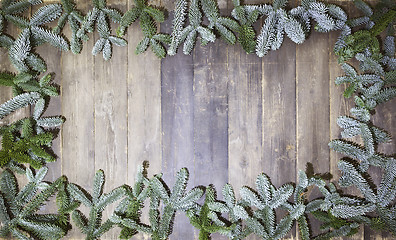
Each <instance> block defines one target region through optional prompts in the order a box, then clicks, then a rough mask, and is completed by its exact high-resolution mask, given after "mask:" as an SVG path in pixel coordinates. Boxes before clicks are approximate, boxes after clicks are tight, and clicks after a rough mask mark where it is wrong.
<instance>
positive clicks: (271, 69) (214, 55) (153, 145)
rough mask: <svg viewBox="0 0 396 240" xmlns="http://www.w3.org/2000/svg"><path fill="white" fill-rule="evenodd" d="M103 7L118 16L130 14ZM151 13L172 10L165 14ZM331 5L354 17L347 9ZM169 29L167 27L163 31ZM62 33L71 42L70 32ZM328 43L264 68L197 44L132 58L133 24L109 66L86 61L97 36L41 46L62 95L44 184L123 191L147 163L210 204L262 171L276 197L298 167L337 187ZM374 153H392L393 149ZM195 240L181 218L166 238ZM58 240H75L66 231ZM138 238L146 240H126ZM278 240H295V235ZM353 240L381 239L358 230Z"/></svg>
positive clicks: (54, 111)
mask: <svg viewBox="0 0 396 240" xmlns="http://www.w3.org/2000/svg"><path fill="white" fill-rule="evenodd" d="M47 2H48V1H47ZM87 2H88V1H79V4H78V6H79V8H80V9H83V10H84V9H85V10H87V9H90V8H91V6H89V5H87ZM108 2H109V4H110V5H111V6H112V7H115V8H117V9H119V10H121V11H123V12H125V11H126V10H128V9H129V8H130V7H131V6H132V4H133V1H132V0H129V1H126V0H125V1H122V0H118V1H117V0H112V1H110V0H108ZM257 2H260V1H245V3H257ZM151 3H153V4H157V5H161V6H163V7H165V8H166V9H170V10H171V9H173V4H174V2H173V1H159V0H158V1H151ZM338 3H340V4H341V5H343V6H344V8H345V9H347V10H348V11H349V12H351V11H352V8H351V6H350V3H348V2H338ZM219 6H220V8H221V9H222V11H223V12H225V13H229V12H230V11H231V9H232V7H233V5H232V1H231V0H221V1H219ZM85 12H86V11H85ZM170 29H171V22H170V20H169V19H168V20H167V21H166V22H165V23H164V24H162V25H161V31H162V32H166V33H170ZM65 34H66V35H67V36H70V35H69V30H67V31H66V33H65ZM337 36H338V33H329V34H323V33H312V35H311V36H310V38H309V39H308V40H307V41H305V43H303V44H302V45H296V44H294V43H292V42H291V41H290V40H289V39H286V40H285V42H284V43H283V45H282V47H281V49H280V50H278V51H275V52H270V53H269V54H268V55H267V56H265V57H263V58H258V57H257V56H256V55H254V54H250V55H247V54H246V53H245V52H244V51H243V50H242V49H241V47H240V46H239V45H234V46H232V45H227V44H226V43H225V42H224V41H222V40H217V41H216V42H215V43H211V44H208V46H206V47H201V46H200V45H199V44H198V45H197V46H196V48H195V49H194V50H193V52H192V54H191V55H183V53H182V51H181V49H180V50H179V53H178V54H177V55H176V56H172V57H171V56H168V57H167V58H166V59H164V60H162V61H161V60H159V59H157V58H156V57H155V56H154V54H153V53H152V52H151V51H148V52H146V53H144V54H142V55H138V56H137V55H135V54H134V49H135V47H136V45H137V43H138V42H139V41H140V39H141V38H142V33H141V32H140V30H139V28H138V25H137V23H134V24H133V25H132V26H131V27H130V28H129V30H128V35H127V36H126V39H127V40H128V43H129V44H128V46H127V47H124V48H119V47H114V48H113V50H114V52H113V58H112V59H111V60H110V61H108V62H105V61H104V60H103V59H102V57H101V56H96V57H94V56H92V54H91V50H92V47H93V44H94V41H95V39H97V36H92V35H91V40H90V41H89V42H88V43H86V44H85V46H84V50H83V52H82V53H81V54H80V55H78V56H75V55H73V54H72V53H71V52H66V53H65V52H59V51H57V50H56V49H53V48H45V49H44V48H39V49H38V52H39V53H40V54H41V56H43V58H44V59H45V60H46V61H47V64H48V71H49V72H54V73H55V78H54V79H55V82H56V83H57V84H59V85H60V86H61V96H60V97H59V98H55V99H53V100H52V101H51V104H50V107H49V110H48V111H47V113H46V114H47V115H63V116H65V118H66V119H67V120H66V122H65V124H64V126H63V128H62V130H61V132H60V134H59V138H58V139H57V140H56V142H55V143H54V148H55V149H56V152H57V154H58V156H59V160H58V161H57V162H56V163H51V164H50V165H49V166H50V171H49V175H48V176H47V179H48V180H53V179H56V178H57V177H59V176H60V175H62V174H64V175H66V176H67V177H68V179H69V181H70V182H74V183H77V184H79V185H81V186H82V187H84V188H86V189H91V187H92V180H93V176H94V174H95V171H97V170H98V169H103V170H104V171H105V174H106V185H105V191H106V192H108V191H109V190H111V189H113V188H115V187H118V186H120V185H122V184H124V183H127V184H130V185H132V184H133V182H134V177H135V173H136V170H137V166H138V165H139V164H141V163H142V162H143V161H145V160H147V161H149V163H150V167H149V174H150V175H152V174H154V173H160V172H163V173H164V179H165V181H166V182H167V183H168V184H170V186H172V185H173V182H174V176H175V174H176V172H177V171H178V170H179V169H180V168H182V167H187V168H188V170H189V173H190V180H189V186H188V188H189V189H190V188H192V187H193V186H196V185H208V184H211V183H212V184H214V185H215V186H216V189H217V191H218V196H219V198H221V188H222V186H223V185H224V184H225V183H231V184H232V185H233V187H234V189H235V191H236V193H237V194H238V195H239V193H238V189H239V188H240V187H242V186H244V185H249V186H254V182H255V179H256V176H257V175H258V174H259V173H261V172H265V173H266V174H267V175H268V176H269V177H270V178H271V180H272V182H273V183H274V184H275V185H276V186H277V187H279V186H281V185H282V184H284V183H287V182H294V181H296V175H297V171H298V170H300V169H302V170H304V169H305V166H306V163H308V162H310V163H312V164H313V166H314V169H315V171H316V172H322V173H323V172H330V173H331V174H333V175H334V176H335V178H336V179H337V176H339V172H338V168H337V161H338V160H339V158H340V155H338V154H336V153H334V152H332V151H330V150H329V148H328V145H327V144H328V142H329V141H330V140H331V139H335V138H340V129H339V127H338V126H337V125H336V119H337V117H338V116H340V115H345V114H348V111H349V109H350V108H351V106H353V103H352V102H351V101H349V100H345V99H344V98H343V97H342V92H343V90H344V86H339V87H337V86H335V84H334V79H335V77H337V76H340V75H342V74H343V72H342V70H341V69H340V67H339V65H338V64H337V61H336V58H335V56H334V55H333V53H332V48H333V44H334V42H335V40H336V38H337ZM6 58H7V55H6V54H5V53H4V52H1V67H2V70H4V69H7V70H8V69H9V63H7V61H6ZM0 97H1V101H2V102H4V101H6V100H7V99H9V98H10V92H9V90H7V89H4V88H2V89H1V96H0ZM395 111H396V106H395V101H392V102H389V103H387V104H385V105H382V106H380V107H378V113H377V115H376V116H375V119H374V123H375V124H376V125H377V126H379V127H383V128H385V129H387V130H389V131H390V132H391V133H395V132H396V131H395V130H396V121H395V120H394V118H392V113H393V112H395ZM27 112H28V109H27V110H24V111H22V112H19V113H17V115H18V114H19V115H21V114H22V115H23V114H26V113H27ZM381 150H383V151H386V152H389V153H391V152H395V144H394V142H393V143H391V144H388V145H386V146H381ZM352 191H353V190H352ZM47 208H49V209H50V208H51V206H49V207H47ZM47 210H48V209H47ZM109 212H110V211H108V213H109ZM313 225H314V226H315V227H318V226H317V224H315V223H313ZM118 233H119V230H117V229H116V230H114V231H112V232H110V233H108V234H106V235H105V236H104V237H103V239H116V238H117V236H118V235H117V234H118ZM197 237H198V232H197V231H194V230H193V228H192V227H191V226H190V225H189V223H188V220H187V219H186V217H184V216H183V215H182V214H178V215H177V216H176V221H175V226H174V232H173V234H172V236H171V239H197ZM67 238H68V239H81V238H82V235H80V234H79V233H78V231H75V230H73V231H71V232H70V234H69V235H68V236H67ZM143 238H144V239H147V238H148V236H144V235H139V236H137V237H136V239H143ZM288 238H294V239H295V238H298V233H296V231H295V228H294V230H293V231H292V233H291V234H289V236H288ZM213 239H224V237H221V236H219V235H215V236H214V238H213ZM251 239H255V238H254V237H252V238H251ZM351 239H391V236H390V235H388V234H385V233H384V234H374V233H373V232H372V231H371V230H370V229H368V228H364V229H362V230H361V231H360V232H359V234H358V235H356V236H354V237H353V238H351Z"/></svg>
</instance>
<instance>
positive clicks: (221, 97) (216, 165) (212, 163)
mask: <svg viewBox="0 0 396 240" xmlns="http://www.w3.org/2000/svg"><path fill="white" fill-rule="evenodd" d="M227 57H228V56H227V45H226V44H225V43H224V42H223V41H221V40H218V41H216V42H215V43H214V44H209V45H208V46H204V47H202V46H199V45H197V46H196V47H195V50H194V55H193V58H194V86H193V88H194V159H195V160H194V164H195V165H194V172H193V175H194V176H193V178H194V185H204V186H207V185H209V184H211V183H213V184H214V185H215V186H216V187H217V190H218V191H220V190H221V187H222V186H223V185H224V184H225V183H227V180H228V173H227V169H228V114H227V113H228V97H227V87H228V71H227V70H228V69H227Z"/></svg>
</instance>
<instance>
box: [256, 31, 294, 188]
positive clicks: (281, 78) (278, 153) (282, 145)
mask: <svg viewBox="0 0 396 240" xmlns="http://www.w3.org/2000/svg"><path fill="white" fill-rule="evenodd" d="M295 62H296V45H295V43H293V42H292V41H290V40H289V39H288V38H287V39H285V41H284V43H283V45H282V47H281V48H280V49H279V50H277V51H271V52H270V53H269V54H268V55H267V56H265V57H264V58H263V84H262V92H263V118H262V125H263V144H262V149H263V150H262V151H263V153H262V163H261V167H262V169H263V170H264V172H265V173H266V174H267V175H268V176H269V177H270V178H271V181H272V183H273V184H274V185H275V186H277V187H279V186H281V185H282V184H285V183H288V182H294V180H295V177H296V172H295V170H296V103H295V99H296V83H295V79H296V64H295Z"/></svg>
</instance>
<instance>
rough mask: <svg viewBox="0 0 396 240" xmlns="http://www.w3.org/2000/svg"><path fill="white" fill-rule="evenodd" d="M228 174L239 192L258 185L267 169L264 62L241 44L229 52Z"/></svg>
mask: <svg viewBox="0 0 396 240" xmlns="http://www.w3.org/2000/svg"><path fill="white" fill-rule="evenodd" d="M228 59H229V60H228V61H229V62H228V69H229V72H230V73H229V76H230V77H229V78H230V79H229V90H228V99H229V100H228V104H229V116H228V134H229V136H228V155H229V159H228V166H229V167H228V168H229V169H228V177H229V182H230V184H232V186H233V187H234V190H235V192H236V194H237V195H239V189H240V188H241V187H242V186H244V185H248V186H254V183H255V181H256V177H257V175H258V174H259V173H260V172H262V171H263V168H262V167H261V166H260V160H261V158H262V125H261V119H262V63H261V59H260V58H258V57H257V56H256V55H254V54H250V55H247V54H246V53H245V52H244V50H243V49H242V48H241V47H240V46H239V45H236V46H230V47H229V52H228Z"/></svg>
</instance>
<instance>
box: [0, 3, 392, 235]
mask: <svg viewBox="0 0 396 240" xmlns="http://www.w3.org/2000/svg"><path fill="white" fill-rule="evenodd" d="M60 2H61V4H47V5H44V6H42V7H40V8H39V9H38V10H37V11H36V12H35V13H34V14H33V15H32V17H30V18H29V19H27V18H25V17H23V15H21V14H22V13H23V12H24V11H26V10H28V9H29V8H30V6H31V5H36V4H41V1H40V0H19V1H15V0H3V1H2V2H1V11H0V47H2V48H6V49H7V50H8V53H9V58H10V61H11V63H12V64H13V66H14V67H15V68H16V69H17V71H18V73H17V74H14V73H10V72H1V73H0V84H1V85H5V86H9V87H11V88H12V90H13V94H14V97H13V98H12V99H10V100H9V101H7V102H5V103H3V104H2V105H1V106H0V119H3V118H4V117H6V116H8V115H10V114H11V113H12V112H14V111H16V110H18V109H20V108H23V107H26V106H30V105H31V106H32V107H33V113H32V116H31V117H26V118H24V119H20V120H17V121H15V122H12V123H10V124H7V125H3V126H0V135H1V137H2V149H1V150H0V166H1V167H2V168H3V171H2V172H1V174H0V221H1V226H0V236H2V237H7V236H9V235H12V236H14V237H16V238H19V239H59V238H62V237H64V236H65V235H66V234H67V232H68V230H70V228H71V227H72V226H71V221H70V216H71V219H72V221H73V223H74V225H75V226H76V227H78V228H79V229H80V230H81V232H82V233H83V234H85V235H86V239H99V238H100V236H102V235H103V233H105V232H106V231H108V230H110V229H111V228H113V227H115V226H118V227H120V228H121V229H122V230H121V235H120V238H123V239H129V238H131V237H132V236H134V235H135V234H137V233H138V232H144V233H147V234H149V235H150V236H151V237H152V238H153V239H167V238H168V237H169V235H170V234H171V232H172V227H173V226H172V222H173V219H174V216H175V213H176V211H183V212H185V213H186V215H187V217H188V218H189V220H190V223H191V224H192V225H193V226H194V227H195V228H197V229H199V231H200V233H199V238H200V239H210V236H211V234H212V233H215V232H218V233H221V234H224V235H226V236H227V237H229V238H231V239H242V238H245V237H247V236H248V235H249V234H256V235H258V236H260V237H262V238H263V239H280V238H282V237H284V236H285V235H286V234H287V233H288V232H289V231H290V229H291V227H292V226H293V224H294V223H295V222H296V223H297V226H298V229H299V232H300V237H301V238H302V239H330V238H333V237H340V236H350V235H353V234H354V233H356V232H357V231H358V229H359V227H360V226H361V225H362V224H363V225H367V226H370V227H371V228H373V229H377V230H387V231H389V232H391V233H392V234H396V205H395V203H394V199H395V196H396V159H395V158H394V155H392V156H390V155H385V154H383V153H380V152H378V148H377V146H378V145H379V144H382V143H386V142H389V141H390V140H391V137H390V134H389V133H387V132H386V131H385V130H383V129H380V128H378V127H376V126H374V125H373V124H372V122H371V121H370V119H371V115H372V112H373V110H374V109H375V107H376V106H377V105H378V104H381V103H384V102H387V101H389V100H390V99H392V98H393V97H395V96H396V87H395V84H396V59H395V33H394V31H395V22H396V20H395V19H396V3H394V2H392V0H382V1H380V2H379V3H378V4H377V6H376V7H375V8H374V9H372V8H371V7H370V6H369V5H368V4H366V3H364V2H363V1H361V0H355V1H354V2H355V4H356V6H357V7H358V8H359V9H360V10H361V11H362V12H363V14H364V16H362V17H359V18H354V19H348V16H347V14H346V13H345V12H344V11H343V10H342V9H341V8H340V7H338V6H336V5H333V4H327V3H323V2H319V1H316V0H303V1H302V2H301V5H300V6H297V7H295V8H292V9H288V10H287V8H286V4H287V0H274V1H273V3H272V4H263V5H244V4H242V3H241V2H240V1H239V0H234V1H233V3H234V9H233V11H232V14H231V15H232V17H227V16H221V15H220V13H219V9H218V7H217V3H216V2H215V1H214V0H190V1H187V0H177V1H176V4H175V10H174V18H173V28H172V33H171V34H170V35H168V34H163V33H158V29H157V24H156V23H157V22H163V21H164V19H165V15H164V12H163V11H162V10H161V9H159V8H156V7H154V6H151V5H148V4H147V1H145V0H135V5H134V7H133V8H131V10H129V11H127V12H126V13H124V14H121V13H120V12H119V11H117V10H115V9H113V8H110V7H108V6H107V4H106V1H105V0H93V1H92V2H93V9H92V10H90V11H89V12H88V13H87V14H86V15H83V14H82V13H81V12H80V11H79V10H78V9H77V8H76V5H75V4H74V2H73V1H72V0H61V1H60ZM261 17H265V21H264V24H263V26H262V27H261V30H260V31H259V33H258V35H256V32H255V30H254V28H253V24H254V23H255V22H256V21H257V20H258V19H259V18H261ZM203 18H206V19H207V20H208V24H204V23H203ZM55 20H57V21H58V22H57V26H56V27H55V28H54V29H50V28H49V27H48V26H47V24H48V23H50V22H52V21H55ZM110 20H112V21H114V22H116V23H118V24H119V27H118V29H117V34H116V35H112V34H111V28H110V24H109V21H110ZM137 20H139V22H140V27H141V29H142V31H143V35H144V37H143V39H142V40H141V42H140V43H139V44H138V46H137V48H136V53H137V54H139V53H142V52H144V51H146V50H147V49H148V48H149V47H150V48H151V49H152V51H153V52H154V53H155V55H156V56H158V57H159V58H163V57H165V56H166V54H169V55H174V54H175V53H176V51H177V50H178V48H179V47H180V46H181V45H182V44H183V52H184V53H185V54H189V53H190V52H191V51H192V49H193V48H194V45H195V43H196V39H197V37H199V38H200V40H201V43H202V44H203V45H205V44H207V43H209V42H213V41H215V40H216V38H218V37H219V36H220V37H221V38H222V39H223V40H225V41H226V42H228V43H230V44H235V43H237V42H238V43H239V44H241V45H242V47H243V49H244V50H245V51H246V52H247V53H253V52H255V53H256V54H257V55H258V56H260V57H262V56H264V55H265V54H266V53H268V51H270V50H276V49H278V48H279V47H280V46H281V44H282V42H283V39H284V36H287V37H289V38H290V39H291V40H292V41H293V42H295V43H297V44H300V43H302V42H304V40H305V39H306V37H307V36H308V35H309V32H310V31H311V28H312V26H311V25H312V24H311V21H314V22H315V27H314V30H316V31H320V32H328V31H332V30H340V31H341V35H340V37H339V38H338V40H337V42H336V44H335V49H334V51H335V52H336V54H337V55H338V56H339V62H340V64H341V66H342V68H343V70H344V71H345V73H346V76H342V77H338V78H337V79H336V84H343V83H345V84H347V85H348V87H347V89H346V90H345V92H344V96H345V97H352V96H354V100H355V103H356V106H355V107H354V108H352V109H351V110H350V112H351V117H350V116H342V117H340V118H339V119H338V121H337V123H338V125H339V126H340V127H341V128H343V129H344V130H343V132H342V136H343V139H338V140H333V141H331V142H330V143H329V146H330V148H332V149H334V150H335V151H337V152H340V153H343V154H344V155H346V156H347V157H346V158H343V159H342V160H340V162H339V164H338V166H339V168H340V170H341V172H342V176H341V178H340V179H339V182H338V183H339V185H340V186H341V187H348V186H355V187H356V188H357V189H358V190H359V191H360V193H361V194H362V196H349V195H346V194H342V193H341V192H340V189H337V188H336V186H335V185H334V184H332V183H326V182H325V181H324V180H323V179H322V178H321V175H319V174H313V173H311V172H304V171H300V172H299V181H298V182H297V183H295V184H294V185H293V184H285V185H283V186H281V187H279V188H276V187H275V186H273V185H272V184H271V182H270V179H269V178H268V177H267V176H266V175H265V174H261V175H259V176H258V177H257V181H256V188H255V189H253V188H250V187H242V188H241V189H240V190H239V191H240V195H241V199H236V197H235V194H234V190H233V188H232V186H231V185H230V184H226V185H225V186H224V187H223V189H222V195H223V200H218V199H217V197H216V192H215V190H214V188H213V186H207V187H202V186H197V187H194V188H193V189H191V190H190V191H186V186H187V181H188V171H187V169H185V168H183V169H181V170H180V171H179V172H178V173H177V176H176V181H175V184H174V186H173V188H172V189H171V188H170V187H169V186H167V185H166V183H165V182H164V181H163V179H162V178H161V174H158V175H155V176H153V177H151V178H149V177H148V176H147V172H146V168H147V166H146V164H145V163H144V164H143V165H142V166H141V167H140V169H139V172H138V174H137V176H136V182H135V185H134V186H132V187H131V186H127V185H123V186H120V187H118V188H115V189H113V190H112V191H111V192H109V193H107V194H105V193H103V184H104V172H103V171H102V170H99V171H98V172H97V173H96V175H95V178H94V181H93V191H92V193H91V194H90V193H88V192H87V191H86V190H84V189H82V188H81V187H79V186H77V185H75V184H73V183H69V182H68V181H67V178H66V177H65V176H62V177H60V178H58V179H57V180H55V181H54V182H52V183H48V182H43V179H44V177H45V175H46V173H47V171H48V168H46V167H45V165H46V163H48V162H53V161H55V160H56V158H55V157H54V156H53V155H52V154H51V152H50V151H49V149H50V147H51V142H52V140H53V138H54V135H53V134H52V133H51V131H50V130H51V129H54V128H59V127H60V126H61V125H62V123H63V121H64V119H63V118H62V117H43V113H44V111H45V109H46V106H47V103H48V101H49V99H50V98H51V97H53V96H56V95H58V90H57V88H56V87H55V86H54V85H52V84H51V76H50V75H44V76H41V73H42V72H44V71H45V70H46V64H45V61H44V60H43V59H42V58H41V57H40V56H39V55H38V54H37V53H36V52H34V48H35V47H36V46H39V45H41V44H43V43H48V44H50V45H52V46H55V47H58V48H60V49H61V50H68V49H71V50H72V52H73V53H79V52H80V51H81V49H82V46H83V42H84V41H86V40H87V39H88V38H89V37H88V33H90V32H93V31H95V30H97V31H98V34H99V37H100V38H99V39H98V40H97V42H96V43H95V45H94V48H93V50H92V53H93V54H94V55H96V54H98V53H100V52H102V54H103V57H104V59H106V60H108V59H110V58H111V56H112V46H113V45H115V46H125V45H126V44H127V43H126V41H125V40H124V39H123V38H122V36H123V35H124V34H125V32H126V29H127V28H128V26H129V25H130V24H131V23H132V22H134V21H137ZM187 20H188V21H187ZM7 23H11V24H14V25H15V26H17V27H18V28H20V29H21V32H20V34H19V35H18V36H17V37H16V38H15V39H14V38H13V37H12V36H10V35H8V34H7V33H6V32H5V31H4V29H5V27H6V24H7ZM66 24H68V25H69V26H70V28H71V32H72V35H71V37H70V40H66V39H65V37H64V36H63V35H61V34H60V33H61V32H62V29H63V28H64V27H65V25H66ZM361 25H363V26H364V28H363V29H360V30H358V31H354V32H352V28H355V27H357V26H361ZM384 32H385V33H384ZM383 33H384V37H383V39H384V42H383V43H382V45H381V43H380V42H379V39H378V36H379V35H380V34H383ZM167 45H169V46H168V48H167V49H166V48H165V46H167ZM351 58H355V59H356V60H357V61H359V62H360V71H357V70H356V69H355V68H354V67H353V66H352V65H350V64H348V63H346V61H348V60H350V59H351ZM357 136H359V137H360V138H361V140H362V142H363V145H359V144H358V143H356V142H352V141H350V140H347V139H346V138H351V137H357ZM25 164H28V165H25ZM369 167H379V168H381V169H382V171H383V176H382V179H381V182H380V184H379V185H378V186H375V187H374V186H372V183H371V182H370V178H369V177H368V173H367V170H368V169H369ZM17 173H20V174H25V175H26V177H27V179H28V183H27V184H26V185H25V186H24V187H22V188H20V187H19V186H18V183H17V180H16V177H15V174H17ZM313 187H317V188H318V189H319V191H320V192H321V194H322V196H321V197H319V198H317V199H313V200H309V199H307V198H306V194H305V193H306V192H307V191H308V190H310V189H311V188H313ZM53 195H56V203H57V207H58V211H57V212H56V213H52V214H40V213H39V209H40V207H41V206H42V205H43V204H45V202H46V201H47V200H48V199H49V198H50V197H51V196H53ZM204 195H205V197H204V202H203V204H198V200H199V199H200V198H202V197H203V196H204ZM146 199H149V223H142V222H141V219H140V217H141V210H142V208H143V207H144V202H145V200H146ZM290 199H292V200H290ZM118 200H121V201H120V202H119V204H118V205H117V207H116V208H115V211H114V213H113V214H112V216H111V217H110V218H109V219H107V220H106V221H104V222H102V212H103V210H104V209H105V208H106V207H107V206H108V205H109V204H112V203H114V202H116V201H118ZM81 204H83V205H85V206H86V207H88V209H89V210H90V213H89V216H85V215H84V214H83V213H82V212H81V211H80V210H79V209H78V208H79V206H80V205H81ZM278 208H282V209H284V210H286V211H287V214H286V215H285V216H284V217H283V218H281V219H280V220H279V219H276V213H275V210H276V209H278ZM308 215H311V216H313V217H314V218H315V219H317V220H319V221H321V222H322V225H321V229H322V230H323V233H321V234H319V235H318V236H311V232H310V229H309V224H308V222H307V216H308Z"/></svg>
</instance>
